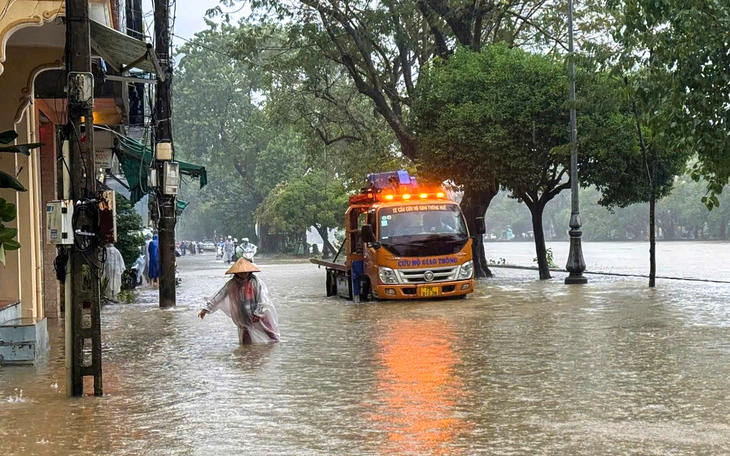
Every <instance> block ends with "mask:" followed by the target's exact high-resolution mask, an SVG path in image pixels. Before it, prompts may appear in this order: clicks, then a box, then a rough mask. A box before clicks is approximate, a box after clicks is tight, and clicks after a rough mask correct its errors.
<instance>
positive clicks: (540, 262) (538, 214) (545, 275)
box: [528, 203, 552, 280]
mask: <svg viewBox="0 0 730 456" xmlns="http://www.w3.org/2000/svg"><path fill="white" fill-rule="evenodd" d="M528 208H529V209H530V213H531V214H532V232H533V233H534V237H535V254H536V256H537V267H538V269H539V271H540V280H547V279H551V278H552V276H551V275H550V265H549V264H548V260H547V248H546V247H545V232H544V231H543V229H542V213H543V211H544V210H545V206H544V205H542V204H540V203H535V204H531V205H528Z"/></svg>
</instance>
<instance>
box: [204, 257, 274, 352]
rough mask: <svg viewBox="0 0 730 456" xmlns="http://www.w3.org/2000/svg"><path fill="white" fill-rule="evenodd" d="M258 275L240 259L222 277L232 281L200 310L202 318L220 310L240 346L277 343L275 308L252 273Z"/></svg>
mask: <svg viewBox="0 0 730 456" xmlns="http://www.w3.org/2000/svg"><path fill="white" fill-rule="evenodd" d="M254 272H261V271H260V270H259V268H257V267H256V266H254V265H253V264H252V263H251V262H250V261H248V260H246V259H245V258H241V259H240V260H238V261H236V263H235V264H234V265H233V266H231V268H230V269H228V271H226V274H234V276H233V278H232V279H230V280H229V281H228V282H226V284H225V285H223V288H221V289H220V290H219V291H218V293H216V294H215V296H213V298H211V299H210V300H209V301H208V302H207V303H206V305H205V307H204V308H203V309H202V310H201V311H200V313H199V314H198V316H199V317H200V318H201V319H203V318H205V316H206V315H208V314H209V313H213V312H215V311H216V310H222V311H223V313H225V314H226V315H228V316H229V317H230V318H231V319H232V320H233V322H234V323H235V324H236V326H238V341H239V342H240V343H241V345H244V344H265V343H271V342H278V341H279V323H278V315H277V313H276V307H274V304H273V303H272V302H271V299H270V298H269V291H268V289H267V288H266V285H265V284H264V282H262V281H261V279H259V278H258V277H256V276H255V275H254V274H253V273H254Z"/></svg>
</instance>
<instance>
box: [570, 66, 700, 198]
mask: <svg viewBox="0 0 730 456" xmlns="http://www.w3.org/2000/svg"><path fill="white" fill-rule="evenodd" d="M606 83H607V86H606V88H607V89H609V90H611V92H612V93H613V94H618V96H617V97H616V96H614V97H613V100H614V102H616V103H617V105H616V107H617V111H618V112H620V113H621V117H620V121H621V125H618V127H619V128H616V129H614V133H613V134H612V137H613V138H614V139H617V140H620V141H621V142H622V143H624V144H631V147H627V148H626V149H625V150H623V151H622V153H621V154H616V153H614V152H613V151H609V150H606V151H600V152H599V153H598V154H597V160H596V162H595V163H593V164H592V166H590V167H587V168H586V169H584V170H582V171H583V172H582V179H583V181H584V183H587V184H592V185H595V186H596V187H597V188H598V189H599V190H600V191H601V193H602V197H601V199H600V200H599V204H602V205H604V206H606V207H608V208H612V207H615V206H617V207H626V206H629V205H631V204H635V203H640V202H645V201H648V200H649V198H650V195H651V193H652V191H653V192H654V194H655V197H656V198H657V199H661V198H663V197H665V196H666V195H668V194H669V193H670V192H671V190H672V184H673V182H674V178H675V176H677V175H678V174H682V172H683V171H684V167H685V164H686V162H687V158H688V157H687V155H686V154H685V153H684V151H683V150H679V149H676V148H673V147H671V146H670V145H669V144H668V143H667V141H666V136H665V135H663V134H656V133H655V132H654V131H652V130H651V128H650V127H649V126H650V125H656V118H655V117H656V114H655V113H657V112H659V111H660V110H661V109H663V107H662V106H661V101H660V100H656V99H654V98H652V97H644V96H642V94H644V93H646V92H645V91H644V87H645V84H646V80H645V79H644V78H641V77H632V78H628V77H627V78H625V82H624V83H620V81H618V80H616V79H607V80H606ZM639 128H640V129H641V130H639ZM639 134H641V136H639ZM606 139H610V138H606ZM642 141H643V144H644V148H642Z"/></svg>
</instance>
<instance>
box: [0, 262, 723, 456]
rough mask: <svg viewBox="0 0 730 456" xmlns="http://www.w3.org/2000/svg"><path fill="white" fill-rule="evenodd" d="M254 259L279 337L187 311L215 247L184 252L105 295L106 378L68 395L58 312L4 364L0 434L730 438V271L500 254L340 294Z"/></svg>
mask: <svg viewBox="0 0 730 456" xmlns="http://www.w3.org/2000/svg"><path fill="white" fill-rule="evenodd" d="M261 269H262V273H261V275H260V276H261V277H262V278H263V279H264V280H265V281H266V282H267V283H268V285H269V289H270V291H271V293H272V296H273V298H274V301H275V303H276V304H277V307H278V310H279V316H280V328H281V332H282V341H281V342H280V343H279V344H276V345H273V346H253V347H252V346H249V347H239V346H238V342H237V333H236V328H235V326H234V325H233V324H232V323H231V322H230V320H228V319H227V318H226V317H225V316H224V315H223V314H221V313H216V314H214V315H211V316H209V317H208V318H206V319H205V321H201V320H199V319H198V318H197V311H198V309H199V307H200V305H201V304H202V302H203V298H204V297H205V296H209V295H212V294H213V293H214V292H215V291H216V290H217V288H218V287H220V286H221V285H222V284H223V283H224V281H225V277H224V276H223V272H224V271H225V266H224V265H222V264H220V263H219V262H216V261H215V260H214V259H213V255H212V254H205V255H199V256H196V257H190V256H188V257H184V258H182V259H181V260H180V270H181V276H182V279H183V285H182V286H181V287H180V288H179V289H178V302H179V304H178V306H177V307H176V308H174V309H164V310H163V309H159V308H157V305H156V291H155V290H151V289H144V290H141V291H140V292H139V293H138V295H139V303H136V304H122V305H113V306H107V307H105V308H104V309H103V312H102V331H103V339H104V392H105V396H104V397H103V398H93V397H85V398H79V399H67V398H66V397H65V393H64V369H63V353H62V351H63V343H62V340H63V336H62V332H61V330H62V328H61V327H60V326H59V325H58V324H52V325H50V328H49V330H50V332H51V343H52V349H51V353H50V355H49V360H48V361H47V362H45V363H41V364H39V365H38V366H36V367H2V368H0V454H3V455H21V454H22V455H26V454H39V455H44V454H89V455H102V454H115V455H117V454H118V455H139V454H160V455H177V454H180V455H206V456H211V455H223V454H234V453H238V454H267V455H299V454H302V455H381V454H382V455H473V454H490V455H492V454H493V455H543V454H544V455H598V454H600V455H704V454H707V455H709V454H713V455H726V454H730V305H728V303H730V286H729V285H717V284H697V283H691V282H670V281H661V282H660V283H659V288H658V289H655V290H649V289H647V288H646V281H645V280H641V279H616V278H610V279H609V278H600V277H595V278H594V277H591V279H592V280H591V282H590V283H589V284H588V285H587V286H584V287H575V286H574V287H567V286H565V285H563V284H562V280H561V278H560V277H558V278H556V279H555V280H552V281H547V282H539V281H536V280H535V279H534V275H535V274H534V272H531V271H526V272H521V271H500V272H499V273H500V277H499V278H496V279H490V280H487V281H482V282H480V283H479V286H478V290H477V292H476V293H475V294H474V295H472V296H470V297H469V298H468V299H466V300H449V301H431V302H408V303H397V302H379V303H363V304H352V303H348V302H346V301H344V300H340V299H338V298H323V294H324V270H319V269H317V267H315V266H313V265H310V264H308V263H306V262H283V261H282V262H279V263H272V262H266V261H263V260H262V261H261ZM21 390H22V391H21ZM89 390H91V389H90V388H89Z"/></svg>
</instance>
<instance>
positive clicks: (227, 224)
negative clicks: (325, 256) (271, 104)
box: [174, 22, 305, 252]
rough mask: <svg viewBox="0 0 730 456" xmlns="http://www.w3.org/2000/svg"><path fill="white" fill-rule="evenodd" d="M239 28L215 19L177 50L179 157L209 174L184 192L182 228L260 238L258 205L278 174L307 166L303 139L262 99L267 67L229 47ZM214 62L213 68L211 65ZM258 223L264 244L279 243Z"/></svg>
mask: <svg viewBox="0 0 730 456" xmlns="http://www.w3.org/2000/svg"><path fill="white" fill-rule="evenodd" d="M236 31H237V28H236V27H234V26H232V25H230V24H228V23H222V24H213V23H212V22H209V29H208V30H204V31H202V32H199V33H198V34H196V37H195V39H193V40H192V41H191V42H188V43H186V44H185V45H184V46H182V47H181V48H180V50H179V55H180V56H181V58H180V63H179V69H178V72H177V76H176V83H175V92H174V96H175V111H174V112H175V124H174V125H175V138H176V144H175V145H176V148H177V149H176V150H177V151H178V152H179V156H180V157H181V158H183V159H184V158H190V159H194V160H196V161H197V162H202V163H203V164H205V166H206V168H207V169H208V171H209V175H210V182H211V184H210V185H208V186H207V187H206V188H205V189H203V190H201V191H196V192H191V193H190V194H189V195H186V198H188V199H189V200H190V203H191V204H190V207H189V208H188V209H187V210H186V213H185V215H184V217H185V219H188V220H189V219H198V220H195V221H193V222H192V223H190V224H188V223H187V221H185V220H184V222H183V232H184V233H189V234H193V233H196V234H197V235H198V236H200V235H202V234H203V233H204V234H205V236H206V237H210V236H212V234H213V232H216V231H217V232H218V233H219V234H221V235H225V234H236V236H237V237H238V236H240V237H243V236H244V235H245V236H247V237H250V238H254V239H255V238H256V236H255V228H254V217H253V213H254V211H255V209H256V208H257V207H258V206H259V205H260V204H261V203H262V202H263V201H264V199H265V198H266V196H267V195H268V193H269V192H270V191H271V190H272V189H274V188H275V187H276V186H277V184H278V183H279V182H282V181H283V180H285V179H287V178H289V177H290V176H292V175H296V174H298V173H301V172H303V169H304V156H305V154H303V153H302V151H303V150H304V149H305V145H304V140H303V138H302V137H301V135H299V133H298V132H297V131H296V130H295V129H294V128H293V127H292V126H291V125H281V124H280V123H278V122H276V121H275V120H272V116H271V111H270V110H269V109H268V108H267V105H266V104H265V103H262V102H261V101H260V100H259V97H260V96H261V93H260V91H259V88H260V86H261V80H262V72H261V69H260V68H259V67H257V66H255V65H248V64H245V63H244V62H241V61H240V60H238V59H236V58H235V57H234V56H232V55H230V54H228V53H227V50H229V49H230V48H231V47H233V43H234V41H235V36H236ZM212 68H214V69H215V71H211V69H212ZM268 232H269V230H268V227H267V226H265V225H263V226H261V227H260V234H261V238H260V239H258V240H257V242H258V243H259V245H260V247H261V251H262V252H267V251H269V252H271V251H277V250H278V249H279V247H280V246H281V244H282V239H281V238H280V237H278V236H269V234H268Z"/></svg>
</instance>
